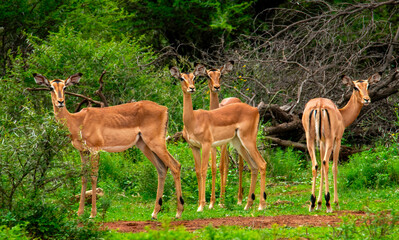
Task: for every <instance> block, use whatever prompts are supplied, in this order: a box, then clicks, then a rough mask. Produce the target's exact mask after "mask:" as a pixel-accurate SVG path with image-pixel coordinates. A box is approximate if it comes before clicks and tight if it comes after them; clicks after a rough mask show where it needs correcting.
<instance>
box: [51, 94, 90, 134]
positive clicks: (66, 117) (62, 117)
mask: <svg viewBox="0 0 399 240" xmlns="http://www.w3.org/2000/svg"><path fill="white" fill-rule="evenodd" d="M54 102H55V101H53V110H54V116H55V119H56V120H57V121H58V122H60V123H61V124H62V125H64V126H66V127H67V128H68V131H69V132H70V133H71V134H72V136H75V135H76V134H77V133H78V132H79V131H80V130H81V129H80V128H81V125H82V122H83V118H84V114H73V113H70V112H69V111H68V109H67V108H66V106H64V107H57V106H56V105H55V104H54Z"/></svg>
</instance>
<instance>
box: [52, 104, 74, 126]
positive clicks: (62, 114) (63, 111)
mask: <svg viewBox="0 0 399 240" xmlns="http://www.w3.org/2000/svg"><path fill="white" fill-rule="evenodd" d="M53 109H54V116H55V119H57V121H59V122H61V123H62V124H63V125H65V126H68V120H69V119H70V117H71V115H72V114H71V113H70V112H69V111H68V109H67V108H66V107H62V108H59V107H56V106H55V105H54V104H53Z"/></svg>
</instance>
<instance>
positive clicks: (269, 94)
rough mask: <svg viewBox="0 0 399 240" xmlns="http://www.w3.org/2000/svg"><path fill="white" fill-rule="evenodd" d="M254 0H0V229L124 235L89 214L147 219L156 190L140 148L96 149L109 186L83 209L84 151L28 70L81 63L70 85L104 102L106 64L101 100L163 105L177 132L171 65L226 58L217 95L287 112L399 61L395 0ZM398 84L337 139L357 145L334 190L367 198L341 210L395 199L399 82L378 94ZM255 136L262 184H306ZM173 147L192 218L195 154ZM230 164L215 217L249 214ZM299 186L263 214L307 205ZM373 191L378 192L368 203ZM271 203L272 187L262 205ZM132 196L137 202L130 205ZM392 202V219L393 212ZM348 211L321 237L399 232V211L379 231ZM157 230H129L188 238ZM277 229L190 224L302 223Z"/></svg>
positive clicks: (72, 104)
mask: <svg viewBox="0 0 399 240" xmlns="http://www.w3.org/2000/svg"><path fill="white" fill-rule="evenodd" d="M263 2H266V1H258V0H254V1H240V0H237V1H219V2H215V1H200V0H190V1H180V0H173V1H165V0H159V1H142V0H101V1H93V0H65V1H49V0H44V1H34V0H28V1H26V0H13V1H3V2H2V3H0V36H1V39H0V142H1V144H0V239H23V238H26V239H28V238H32V237H33V238H35V237H37V238H43V239H49V238H54V239H88V238H99V237H104V236H105V237H110V238H111V237H112V238H118V237H119V238H120V239H124V237H126V238H127V237H129V236H122V235H118V234H115V233H113V234H111V235H110V233H108V232H105V231H103V230H102V229H100V227H99V224H97V223H98V222H101V221H112V220H119V219H124V220H129V219H130V220H133V219H134V220H147V219H148V218H149V216H150V213H149V212H148V211H149V210H148V209H149V208H151V207H150V206H152V204H153V202H154V200H155V195H156V187H157V185H156V184H157V182H156V171H155V169H154V167H153V165H152V164H151V163H150V162H149V161H148V160H147V159H146V158H145V157H144V156H143V155H142V153H141V152H140V151H139V150H138V149H137V148H132V149H130V150H128V151H126V152H123V153H115V154H109V153H105V152H104V153H101V165H100V177H99V186H100V187H102V188H103V189H104V191H105V192H106V193H107V194H106V195H105V197H104V198H102V199H100V200H99V201H100V203H99V206H98V207H99V217H98V219H97V220H96V221H89V220H88V215H84V216H83V217H82V218H78V217H77V216H76V211H77V204H76V203H75V202H73V201H71V197H72V196H73V195H75V194H77V193H78V192H79V189H80V157H79V154H78V152H77V151H76V150H75V149H74V148H73V147H72V145H71V144H70V140H69V137H68V132H67V131H66V130H65V129H63V128H62V126H61V125H60V124H58V123H57V122H56V121H55V120H54V114H53V112H52V107H51V101H50V96H49V93H48V91H28V90H27V88H33V87H36V84H35V82H34V79H33V77H32V74H33V73H40V74H42V75H44V76H46V77H47V78H48V79H55V78H60V79H65V78H67V77H68V76H70V75H72V74H74V73H77V72H82V73H83V78H82V79H81V81H80V84H79V85H77V86H74V87H71V88H69V89H68V91H70V92H74V93H79V94H82V95H85V96H88V97H91V98H93V99H95V100H100V98H99V96H97V94H96V93H95V92H96V90H97V89H98V88H99V83H98V79H99V77H100V76H101V73H102V72H103V70H106V71H107V73H106V74H105V75H104V82H105V86H104V89H103V94H104V95H105V97H106V99H107V101H108V103H109V105H117V104H121V103H126V102H130V101H139V100H144V99H146V100H151V101H154V102H157V103H159V104H161V105H164V106H167V107H168V108H169V119H170V120H169V128H168V135H173V134H174V133H176V132H178V131H181V129H182V117H181V116H182V94H181V90H180V86H179V84H176V82H175V81H174V80H173V79H172V78H171V76H170V73H169V71H168V69H169V66H170V65H177V66H179V68H180V69H182V70H183V71H191V70H192V69H193V67H194V64H195V63H196V62H201V63H203V64H205V65H206V66H207V67H220V66H222V65H223V64H224V63H225V62H226V61H228V60H234V61H235V68H234V70H233V71H232V72H231V73H229V74H228V75H226V76H225V77H224V78H225V79H224V82H222V92H221V95H222V97H223V96H224V97H227V96H236V97H239V98H241V99H242V100H243V101H245V102H247V103H249V104H252V105H257V104H258V103H259V102H261V101H263V102H265V103H268V104H272V103H273V104H279V105H288V106H289V107H290V108H289V110H288V111H290V114H291V113H295V112H296V113H297V114H299V115H300V112H301V109H303V106H304V104H305V103H306V100H308V99H310V98H311V97H314V96H325V97H330V98H332V99H333V100H334V101H338V100H340V101H341V100H345V98H344V95H345V93H347V92H348V91H346V90H345V89H344V88H341V87H340V84H339V81H340V79H339V75H341V74H344V73H345V74H352V75H354V76H356V77H359V78H365V77H367V76H369V75H370V74H372V73H374V72H376V71H382V74H383V79H389V78H390V77H391V76H393V73H394V72H395V70H396V67H397V62H398V60H399V59H398V57H397V56H399V52H398V48H397V44H398V35H399V31H398V29H397V28H398V26H399V15H398V14H397V13H398V5H399V2H398V1H386V2H388V3H386V2H379V3H363V4H360V3H357V1H345V2H344V3H342V1H327V2H324V1H316V2H315V3H309V2H306V1H299V2H298V3H295V4H293V3H291V2H289V1H275V2H274V3H273V4H272V3H268V4H266V3H263ZM348 2H349V3H348ZM380 3H381V4H380ZM382 3H384V4H382ZM352 4H353V5H352ZM367 4H370V5H367ZM373 4H374V5H373ZM378 4H380V5H378ZM377 5H378V6H377ZM367 6H368V7H367ZM275 7H277V8H275ZM349 16H350V17H353V18H350V17H349ZM316 20H317V21H316ZM334 21H335V22H334ZM301 22H302V23H301ZM301 24H304V25H306V26H307V27H306V26H304V25H301ZM305 30H306V31H305ZM395 37H396V38H395ZM340 49H341V50H342V51H344V52H339V50H340ZM382 82H384V81H382ZM396 82H397V81H396ZM396 82H395V81H393V82H392V83H389V84H386V86H384V84H382V85H379V86H378V87H376V88H378V90H381V91H380V92H378V91H377V89H376V96H383V98H381V99H380V101H379V102H377V103H375V105H372V107H369V108H367V109H365V110H364V111H363V112H362V114H361V116H360V117H359V120H358V121H356V122H355V123H354V126H353V127H351V128H350V129H349V131H347V133H346V135H345V136H344V138H345V139H344V140H343V143H344V144H345V145H347V146H357V147H358V148H359V149H364V150H365V151H363V152H361V153H359V154H356V155H352V156H351V157H350V158H349V160H348V162H346V163H345V164H343V165H342V166H340V178H339V179H340V180H339V188H340V190H339V191H342V192H344V193H345V194H343V195H344V196H343V197H342V198H343V201H344V202H345V201H346V202H348V201H349V199H351V198H361V197H364V198H366V196H367V194H369V195H370V196H369V197H368V198H367V200H364V201H363V200H362V201H360V200H358V202H355V203H347V208H346V209H347V210H360V209H363V208H362V207H361V206H364V205H366V206H367V207H368V208H370V209H368V210H370V211H371V212H374V213H375V212H380V211H383V210H384V211H385V210H388V211H389V210H392V209H394V208H395V206H397V204H398V202H397V199H399V196H398V190H397V188H398V184H399V159H398V157H397V155H398V144H397V138H398V134H397V130H398V127H399V118H398V116H399V113H398V108H397V107H398V104H399V101H398V98H397V96H396V95H395V93H396V92H397V91H398V90H397V89H394V90H392V91H391V92H388V93H387V91H388V90H389V87H391V88H392V87H396V86H397V85H396ZM302 86H303V88H302ZM196 87H197V92H196V94H195V95H194V96H193V100H194V106H195V108H197V109H199V108H201V109H208V108H209V92H208V91H209V90H208V86H207V84H205V83H203V82H201V81H200V82H198V83H197V85H196ZM371 90H373V88H372V89H371ZM301 91H304V92H301ZM381 92H383V93H381ZM383 94H385V95H383ZM304 96H305V97H304ZM82 100H83V99H82V98H80V97H76V96H71V95H67V100H66V102H67V108H68V109H69V110H70V111H71V112H73V111H74V110H75V109H77V106H78V105H79V104H80V103H81V102H82ZM341 102H342V101H341ZM85 104H87V103H83V105H84V106H86V105H85ZM97 107H98V106H97ZM274 124H276V120H275V119H272V120H269V119H266V118H265V120H264V122H262V126H261V127H260V128H261V129H264V128H265V127H268V126H271V125H274ZM293 138H294V137H293ZM360 139H361V140H360ZM363 139H365V140H364V141H363ZM258 140H259V141H258V142H259V148H261V149H262V153H263V155H264V158H265V160H266V161H267V162H268V189H269V190H270V191H272V192H277V191H280V190H281V189H282V187H281V185H279V184H281V183H291V184H294V185H295V184H297V185H298V188H303V190H305V189H306V190H308V189H309V190H310V180H311V172H310V163H309V161H308V158H307V155H306V153H304V152H301V151H297V150H295V149H292V148H284V149H282V148H279V147H276V146H275V145H273V144H271V143H270V142H269V141H267V140H265V139H264V134H263V133H261V134H259V139H258ZM291 140H295V141H301V140H300V139H291ZM302 141H303V139H302ZM359 142H361V143H362V145H359ZM168 149H169V150H170V152H171V153H172V155H173V156H174V157H175V158H176V159H177V160H178V161H179V162H180V163H181V164H182V176H181V177H182V187H183V196H184V198H185V200H186V202H187V207H186V211H185V212H184V213H183V217H185V218H186V219H193V218H195V215H193V213H194V212H195V210H194V208H195V205H196V201H197V192H198V190H197V183H196V176H195V171H194V163H193V160H192V155H191V151H190V150H189V149H188V146H187V144H186V143H182V142H176V143H170V144H169V145H168ZM232 159H233V160H234V159H235V157H234V154H232ZM235 163H236V162H235V161H232V163H231V166H230V170H229V176H228V181H229V186H228V189H227V197H226V209H227V210H220V211H219V212H218V211H216V213H215V215H211V216H212V217H216V216H219V217H220V216H224V215H226V211H231V212H233V214H236V215H240V214H248V215H250V214H254V212H252V211H251V212H250V213H245V212H243V211H239V210H238V208H237V206H236V205H235V201H236V199H235V195H236V193H237V190H238V189H237V184H235V183H237V182H238V178H237V171H236V168H235ZM245 174H246V176H245V181H246V182H244V184H245V185H246V186H248V184H249V172H248V171H245ZM209 176H210V175H209ZM207 184H208V183H207ZM217 184H220V183H219V182H218V183H217ZM273 186H277V187H273ZM217 189H219V187H218V188H217ZM207 190H210V188H209V187H208V188H207ZM354 192H358V193H359V196H361V197H359V196H355V195H354V194H355V193H354ZM209 195H210V191H207V197H209ZM308 195H309V194H308V192H306V194H303V195H300V196H299V198H298V199H297V200H293V199H291V198H289V196H287V198H289V200H290V201H293V202H294V206H293V207H291V208H289V207H288V208H287V209H285V208H280V207H271V210H266V212H267V211H270V213H268V214H270V215H277V214H279V213H280V211H281V212H284V213H286V214H299V213H300V214H306V213H305V212H306V207H302V206H303V205H304V204H305V203H306V201H308V197H309V196H308ZM173 196H174V184H173V179H172V177H171V176H169V175H168V178H167V181H166V185H165V193H164V200H165V201H166V204H165V205H164V206H163V212H162V214H164V215H165V216H166V217H165V218H167V217H171V216H173V215H172V213H173V212H174V206H175V204H174V203H175V202H174V201H175V199H174V197H173ZM341 196H342V195H341ZM378 199H384V201H386V202H383V203H381V204H380V205H378V204H375V203H376V202H374V201H377V200H378ZM395 199H396V200H395ZM275 200H277V199H276V198H273V197H272V198H270V200H268V202H273V201H275ZM132 202H133V203H137V205H138V207H137V208H136V206H135V207H132V205H131V203H132ZM371 202H373V203H371ZM133 208H134V210H132V209H133ZM344 208H345V207H344ZM140 209H145V210H140ZM298 209H301V210H298ZM132 211H138V213H137V215H134V216H132V215H127V214H125V213H126V212H129V213H131V212H132ZM140 211H141V212H140ZM143 212H144V213H143ZM86 213H87V211H86ZM391 213H392V217H393V218H395V219H396V220H397V217H398V216H397V214H396V213H395V212H394V211H392V212H391ZM209 214H211V213H209ZM255 214H264V213H263V212H262V213H255ZM202 217H203V218H204V217H210V216H209V215H202ZM132 218H133V219H132ZM374 220H376V219H374ZM377 220H378V219H377ZM165 221H167V220H165ZM354 222H355V220H351V219H349V220H347V221H346V222H344V224H343V225H342V226H341V228H339V229H336V230H335V232H333V233H331V234H330V235H329V236H327V237H330V238H333V237H340V238H360V239H362V238H364V235H359V234H360V232H362V234H363V233H364V231H362V230H364V229H368V230H369V232H370V234H369V235H368V236H370V237H372V236H376V235H373V232H372V231H374V230H375V231H379V230H381V229H383V230H384V231H385V230H387V229H388V230H387V231H386V232H384V234H386V235H383V234H382V230H381V234H382V235H380V236H381V237H387V238H389V237H392V234H395V233H396V234H398V231H399V230H398V227H397V226H396V225H395V223H396V222H395V221H391V222H383V223H381V224H380V225H378V224H377V225H376V226H377V227H376V229H374V230H373V229H370V225H368V223H369V221H368V220H365V221H364V225H361V226H356V225H355V224H354ZM391 223H393V224H391ZM79 224H80V225H79ZM82 226H84V227H82ZM379 227H380V228H381V229H377V228H379ZM165 229H166V230H165V231H163V232H162V231H161V232H151V231H150V233H149V235H135V236H133V238H138V239H143V238H148V239H151V238H154V237H159V238H160V237H164V238H172V237H176V238H177V237H178V236H179V237H181V238H182V239H183V238H184V239H186V238H193V237H194V236H193V235H192V234H191V233H188V232H186V231H185V230H182V229H180V230H178V231H177V232H172V233H170V232H168V231H167V226H166V227H165ZM285 230H286V229H283V227H279V226H276V227H275V228H273V229H272V230H264V231H253V232H251V233H250V234H251V236H250V235H246V234H247V233H245V232H244V231H243V230H242V229H239V228H238V229H234V228H227V227H226V228H222V229H220V230H215V229H213V228H212V227H207V228H206V229H204V230H203V231H201V232H200V233H195V234H194V235H197V236H200V237H201V238H206V239H208V238H209V239H218V238H225V237H226V236H229V237H231V238H233V237H237V238H251V237H252V238H253V239H260V238H269V237H274V238H285V237H291V238H298V237H304V236H303V235H302V233H301V231H302V230H296V229H290V232H289V233H284V232H285ZM306 231H307V230H306ZM312 231H313V230H312ZM320 231H324V230H320ZM320 231H319V230H315V233H314V235H312V236H311V237H312V238H315V237H320V236H324V237H326V235H320ZM168 234H175V235H168ZM229 234H232V235H229ZM234 234H236V235H234ZM312 234H313V233H312ZM334 234H335V235H334ZM377 237H378V236H377Z"/></svg>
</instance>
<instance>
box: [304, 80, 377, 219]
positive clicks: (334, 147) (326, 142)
mask: <svg viewBox="0 0 399 240" xmlns="http://www.w3.org/2000/svg"><path fill="white" fill-rule="evenodd" d="M380 78H381V76H380V75H379V74H378V73H376V74H374V75H372V76H371V77H369V78H368V79H367V80H356V81H352V80H351V78H350V77H348V76H343V78H342V81H343V83H344V84H346V85H348V86H351V87H352V88H353V92H352V96H351V98H350V99H349V102H348V103H347V104H346V106H345V107H343V108H341V109H338V108H337V106H336V105H335V104H334V103H333V102H332V101H331V100H330V99H326V98H315V99H312V100H310V101H309V102H308V103H307V104H306V106H305V110H304V111H303V116H302V125H303V128H304V129H305V132H306V143H307V147H308V151H309V154H310V157H311V160H312V174H313V182H312V195H311V198H310V200H311V204H310V207H309V211H313V210H314V207H315V202H316V196H315V190H316V177H317V169H318V165H317V161H316V149H315V142H317V144H318V145H319V146H320V158H321V176H320V190H319V196H318V200H317V209H320V208H321V202H322V191H323V177H324V179H325V195H324V198H325V200H326V207H327V212H332V208H331V205H330V191H329V187H328V170H329V160H330V156H331V153H332V152H333V178H334V203H335V205H336V208H339V204H338V193H337V174H338V156H339V150H340V148H341V139H342V135H343V134H344V131H345V128H346V127H348V126H349V125H350V124H351V123H352V122H353V121H355V119H356V118H357V116H358V115H359V113H360V110H361V109H362V107H363V105H368V104H369V103H370V97H369V93H368V88H369V85H370V84H374V83H376V82H378V81H379V80H380Z"/></svg>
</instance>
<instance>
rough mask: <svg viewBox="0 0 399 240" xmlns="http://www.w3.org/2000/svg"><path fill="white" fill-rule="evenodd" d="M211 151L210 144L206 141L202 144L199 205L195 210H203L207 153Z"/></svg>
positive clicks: (207, 161)
mask: <svg viewBox="0 0 399 240" xmlns="http://www.w3.org/2000/svg"><path fill="white" fill-rule="evenodd" d="M210 151H211V145H210V144H208V142H207V143H204V144H202V156H201V173H200V174H201V198H200V205H199V207H198V210H197V212H200V211H202V210H204V207H205V204H206V199H205V189H206V187H205V186H206V173H207V171H208V163H209V154H210Z"/></svg>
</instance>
